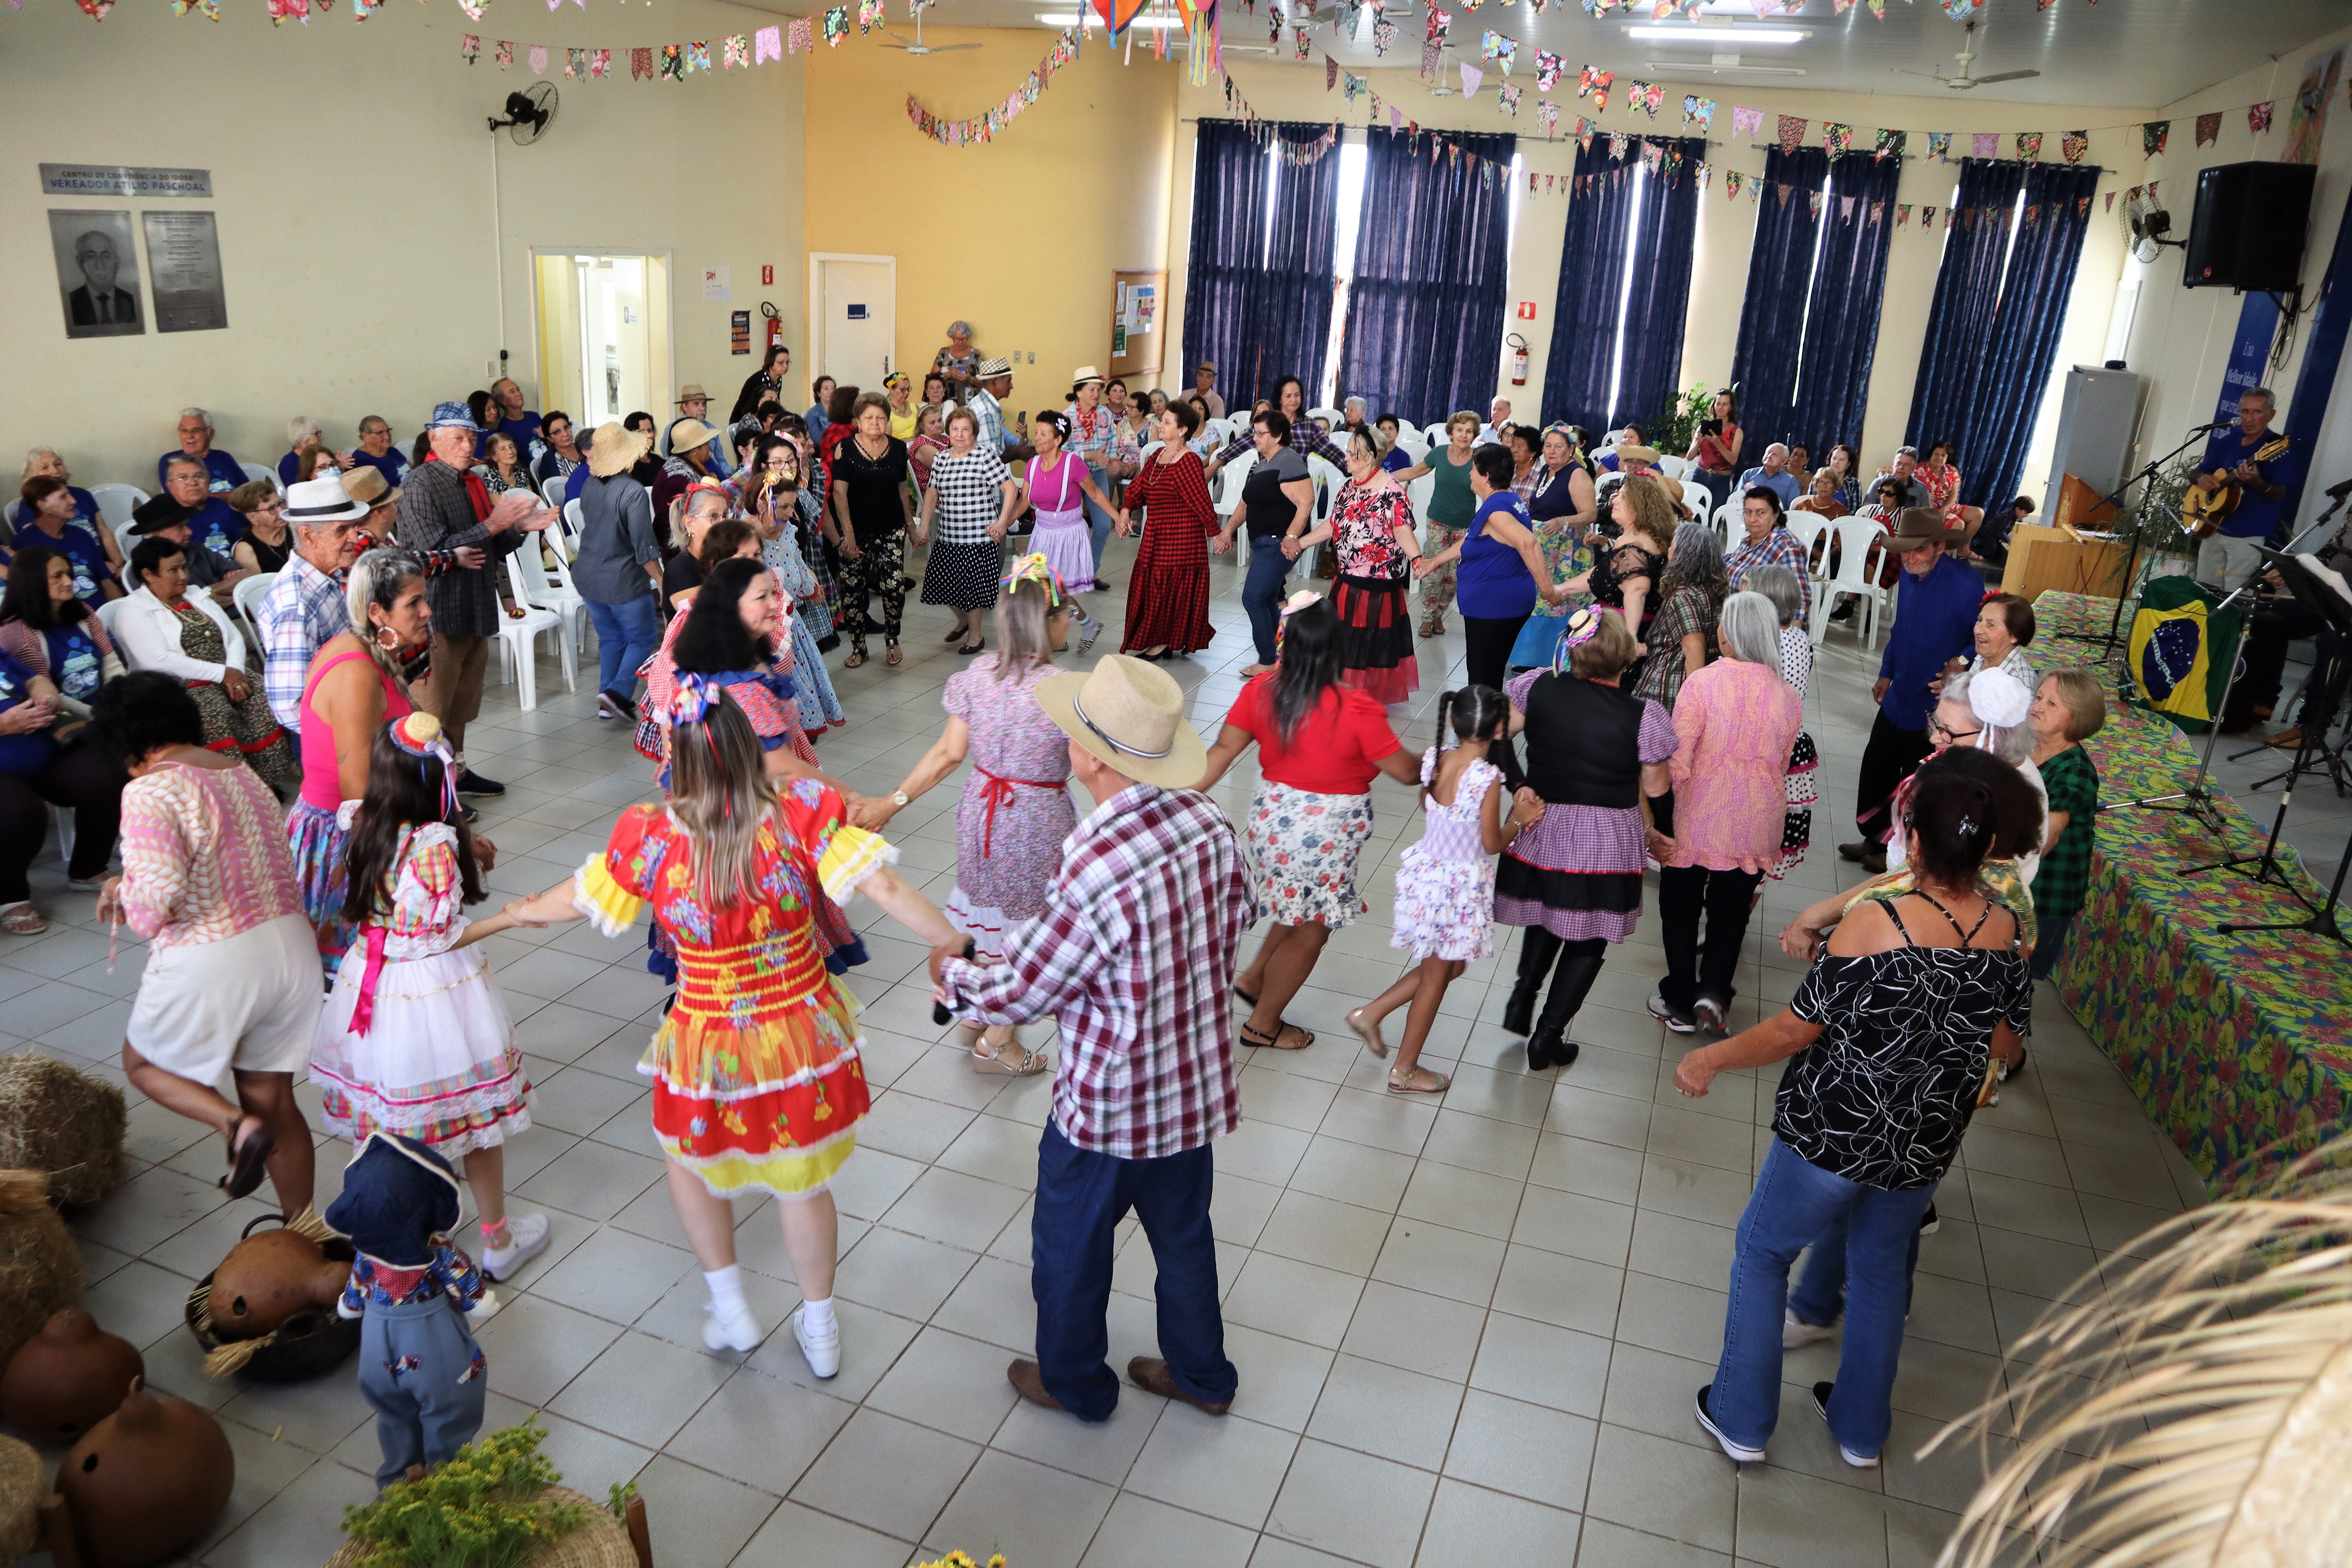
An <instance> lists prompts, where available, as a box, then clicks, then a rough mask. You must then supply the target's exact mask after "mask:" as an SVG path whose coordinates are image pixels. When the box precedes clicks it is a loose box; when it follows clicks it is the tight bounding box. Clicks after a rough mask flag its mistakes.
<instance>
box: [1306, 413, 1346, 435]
mask: <svg viewBox="0 0 2352 1568" xmlns="http://www.w3.org/2000/svg"><path fill="white" fill-rule="evenodd" d="M1307 417H1308V418H1309V419H1321V420H1324V421H1326V422H1328V424H1329V426H1330V427H1331V428H1332V429H1334V430H1337V429H1338V428H1339V422H1340V421H1341V420H1343V419H1345V418H1347V417H1348V416H1346V415H1345V414H1342V413H1341V412H1339V410H1338V409H1336V408H1310V409H1308V410H1307Z"/></svg>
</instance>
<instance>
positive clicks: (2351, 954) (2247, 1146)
mask: <svg viewBox="0 0 2352 1568" xmlns="http://www.w3.org/2000/svg"><path fill="white" fill-rule="evenodd" d="M2113 608H2114V604H2113V601H2111V600H2101V599H2091V598H2086V597H2084V595H2075V594H2061V593H2045V594H2043V595H2042V596H2041V598H2040V599H2039V600H2038V601H2037V602H2036V603H2035V605H2034V612H2035V616H2036V617H2037V618H2038V619H2039V621H2040V623H2041V635H2040V636H2039V637H2036V638H2035V640H2034V649H2035V652H2036V654H2037V656H2038V657H2037V658H2036V660H2035V662H2036V663H2037V664H2039V665H2041V666H2042V668H2045V669H2046V668H2055V667H2058V666H2063V665H2065V664H2070V663H2080V664H2084V665H2089V664H2091V663H2093V662H2094V655H2095V649H2094V648H2093V647H2090V646H2088V645H2087V644H2086V643H2085V642H2084V640H2083V639H2084V637H2089V636H2094V635H2100V634H2104V633H2105V630H2106V626H2107V616H2109V614H2111V613H2112V611H2113ZM2084 750H2086V751H2087V752H2090V753H2091V757H2092V760H2093V761H2094V762H2095V763H2097V764H2098V769H2099V798H2100V800H2101V801H2102V802H2105V803H2112V802H2115V801H2118V800H2128V799H2132V798H2135V797H2137V796H2143V795H2161V794H2165V793H2167V792H2168V791H2172V790H2177V789H2179V788H2180V787H2181V786H2182V785H2183V784H2186V783H2187V782H2188V781H2189V777H2190V775H2191V774H2192V773H2195V771H2196V767H2197V759H2198V754H2199V752H2198V748H2197V747H2196V746H2195V745H2192V744H2191V743H2190V742H2189V740H2188V738H2187V737H2185V736H2183V735H2182V734H2181V733H2180V731H2178V730H2177V729H2175V728H2174V727H2173V726H2172V724H2171V723H2170V722H2169V721H2167V720H2166V719H2164V718H2163V717H2162V716H2161V715H2158V714H2150V713H2147V712H2143V711H2140V710H2137V709H2127V708H2125V707H2123V706H2122V705H2121V704H2119V703H2116V702H2115V701H2113V700H2112V698H2111V699H2110V703H2109V706H2108V710H2107V723H2106V727H2105V729H2103V730H2102V731H2099V733H2098V734H2096V735H2095V736H2093V737H2092V738H2091V739H2090V740H2089V741H2087V742H2084ZM2219 804H2220V805H2221V812H2222V816H2223V818H2224V820H2225V822H2226V823H2227V825H2228V834H2227V837H2226V839H2225V840H2223V841H2220V842H2217V841H2216V840H2215V838H2214V837H2213V836H2212V835H2211V833H2210V831H2209V830H2208V829H2207V828H2206V827H2205V826H2203V825H2201V824H2200V823H2199V822H2198V821H2197V820H2196V819H2195V818H2193V817H2189V816H2183V815H2181V814H2179V813H2177V812H2168V811H2156V810H2146V809H2132V810H2126V811H2102V812H2101V813H2100V814H2099V827H2098V837H2097V840H2096V847H2095V852H2094V854H2093V856H2092V860H2091V887H2090V898H2089V901H2088V903H2087V904H2086V905H2085V906H2084V910H2083V912H2082V914H2081V915H2080V916H2078V917H2076V921H2075V924H2074V937H2073V940H2072V941H2071V942H2070V943H2069V949H2070V951H2069V952H2068V953H2067V955H2066V957H2065V959H2064V961H2063V963H2061V964H2060V966H2059V969H2058V973H2057V976H2056V978H2057V981H2058V987H2059V994H2060V996H2061V997H2062V998H2063V1000H2064V1002H2065V1004H2066V1005H2067V1007H2068V1009H2069V1010H2070V1011H2072V1012H2073V1013H2074V1016H2076V1017H2077V1018H2078V1019H2080V1020H2081V1021H2082V1024H2083V1026H2084V1028H2085V1029H2086V1030H2088V1031H2089V1033H2090V1036H2091V1037H2092V1039H2094V1040H2095V1041H2096V1042H2097V1043H2098V1045H2099V1047H2100V1048H2101V1049H2102V1050H2104V1051H2105V1052H2106V1053H2107V1055H2108V1056H2109V1057H2110V1058H2113V1060H2114V1061H2115V1063H2116V1066H2117V1067H2118V1068H2121V1069H2122V1070H2123V1073H2124V1076H2125V1078H2126V1079H2128V1080H2129V1082H2130V1083H2131V1086H2132V1088H2133V1089H2134V1091H2135V1092H2137V1094H2138V1095H2139V1097H2140V1100H2141V1101H2142V1103H2144V1104H2145V1105H2146V1106H2147V1110H2148V1114H2149V1115H2150V1116H2152V1117H2154V1118H2155V1119H2156V1121H2158V1124H2159V1125H2161V1126H2162V1127H2163V1128H2164V1129H2165V1130H2166V1131H2168V1132H2169V1133H2170V1134H2171V1135H2172V1138H2173V1141H2174V1142H2176V1143H2178V1144H2179V1147H2180V1149H2181V1151H2182V1152H2184V1153H2185V1154H2187V1155H2188V1156H2189V1160H2190V1162H2191V1163H2193V1164H2195V1165H2196V1167H2197V1169H2198V1172H2199V1173H2200V1174H2201V1175H2202V1176H2203V1177H2204V1178H2205V1182H2206V1185H2207V1187H2208V1188H2209V1189H2210V1191H2212V1192H2213V1193H2214V1194H2215V1195H2217V1196H2219V1195H2221V1194H2225V1193H2227V1192H2229V1191H2231V1190H2233V1189H2235V1188H2237V1187H2239V1186H2240V1185H2242V1184H2243V1183H2245V1182H2246V1181H2248V1180H2249V1179H2252V1178H2255V1177H2258V1176H2260V1175H2261V1174H2262V1173H2264V1172H2266V1171H2268V1170H2269V1169H2271V1168H2272V1167H2273V1166H2275V1165H2276V1164H2277V1163H2279V1162H2280V1161H2282V1160H2283V1159H2285V1158H2289V1157H2291V1156H2293V1155H2294V1154H2299V1153H2302V1152H2306V1151H2308V1150H2309V1149H2311V1148H2312V1147H2313V1146H2314V1145H2315V1144H2316V1143H2318V1142H2323V1141H2325V1140H2326V1138H2328V1137H2329V1136H2332V1135H2334V1134H2336V1133H2338V1132H2341V1131H2344V1130H2345V1128H2346V1125H2347V1106H2348V1105H2352V951H2347V949H2345V948H2343V947H2340V946H2337V945H2336V943H2334V942H2328V941H2326V939H2324V938H2322V937H2319V936H2316V935H2314V934H2311V933H2307V932H2306V933H2296V932H2283V931H2282V932H2259V931H2231V932H2224V931H2219V930H2216V929H2215V928H2216V927H2218V926H2221V925H2225V924H2233V923H2257V924H2259V923H2271V922H2287V921H2300V920H2302V919H2304V918H2305V916H2306V915H2307V914H2308V912H2309V911H2308V910H2306V909H2305V907H2304V906H2303V905H2302V904H2301V903H2300V902H2298V901H2297V900H2295V899H2294V897H2293V896H2291V895H2290V894H2289V893H2287V892H2286V891H2285V890H2284V889H2281V888H2278V887H2275V886H2266V885H2264V884H2262V883H2258V882H2256V881H2255V880H2254V879H2252V877H2251V876H2250V875H2247V874H2246V873H2244V872H2242V871H2234V870H2231V871H2220V870H2216V871H2197V872H2194V874H2191V872H2192V870H2193V868H2197V867H2200V866H2208V865H2210V864H2212V863H2213V862H2214V861H2216V860H2219V859H2221V858H2224V857H2226V856H2231V855H2238V854H2243V853H2251V852H2254V851H2259V850H2260V848H2261V847H2262V845H2263V839H2264V837H2266V836H2267V834H2268V832H2269V828H2270V824H2269V822H2268V821H2267V820H2264V821H2263V822H2261V823H2257V822H2256V821H2255V820H2254V819H2253V818H2252V816H2249V815H2248V814H2247V813H2246V812H2245V810H2244V809H2243V808H2242V807H2241V806H2240V805H2238V804H2237V803H2236V802H2235V801H2232V800H2230V799H2229V798H2228V797H2226V796H2224V797H2221V801H2220V803H2219ZM2281 856H2282V859H2283V860H2284V862H2285V864H2286V867H2287V872H2286V874H2287V876H2288V877H2289V878H2290V879H2292V880H2293V882H2294V885H2295V886H2296V887H2297V888H2299V889H2301V890H2302V891H2303V892H2304V894H2305V896H2306V897H2308V898H2309V899H2310V900H2311V901H2312V903H2313V904H2317V903H2319V902H2320V901H2321V900H2322V899H2323V898H2324V897H2325V896H2326V889H2324V888H2320V887H2317V886H2315V884H2314V883H2313V881H2312V879H2311V878H2310V877H2309V876H2308V875H2306V874H2305V872H2304V870H2303V868H2302V866H2301V862H2300V860H2299V859H2298V858H2296V857H2295V856H2294V855H2293V853H2292V852H2291V851H2289V850H2286V849H2284V848H2282V852H2281ZM2346 923H2347V924H2352V922H2346Z"/></svg>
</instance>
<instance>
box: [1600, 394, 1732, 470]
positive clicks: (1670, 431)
mask: <svg viewBox="0 0 2352 1568" xmlns="http://www.w3.org/2000/svg"><path fill="white" fill-rule="evenodd" d="M1716 391H1717V389H1716V388H1714V387H1711V386H1709V385H1707V384H1706V383H1705V382H1703V381H1694V382H1692V383H1691V384H1690V390H1689V391H1687V392H1685V393H1684V394H1683V395H1681V396H1680V397H1677V398H1675V400H1674V401H1673V402H1671V403H1669V404H1667V405H1665V407H1664V409H1662V410H1660V411H1659V412H1657V413H1655V414H1653V415H1651V416H1648V417H1647V418H1627V419H1620V420H1618V421H1617V428H1619V429H1621V430H1622V429H1623V428H1624V427H1625V426H1628V425H1635V426H1640V427H1641V431H1642V440H1643V443H1644V444H1645V445H1648V446H1651V447H1656V448H1657V449H1658V450H1659V451H1660V452H1663V453H1664V454H1665V455H1666V456H1668V457H1673V458H1679V457H1681V456H1682V455H1683V454H1684V453H1685V452H1687V451H1689V450H1690V448H1691V443H1692V442H1693V441H1695V440H1696V439H1697V438H1698V424H1699V421H1700V420H1702V419H1705V418H1706V416H1707V407H1708V405H1711V404H1712V403H1714V401H1715V395H1716ZM1600 434H1605V432H1601V433H1596V436H1595V438H1596V439H1598V437H1599V435H1600Z"/></svg>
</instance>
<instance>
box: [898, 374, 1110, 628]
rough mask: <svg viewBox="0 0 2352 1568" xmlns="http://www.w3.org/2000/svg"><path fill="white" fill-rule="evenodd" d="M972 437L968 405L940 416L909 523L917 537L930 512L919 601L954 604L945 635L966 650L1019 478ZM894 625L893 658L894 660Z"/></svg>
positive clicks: (1017, 504)
mask: <svg viewBox="0 0 2352 1568" xmlns="http://www.w3.org/2000/svg"><path fill="white" fill-rule="evenodd" d="M979 442H980V417H979V416H977V415H975V414H974V413H972V411H971V409H969V408H959V409H957V410H956V411H955V412H954V413H953V414H950V415H949V416H948V449H947V450H946V451H944V452H942V453H940V455H939V456H938V457H936V458H932V459H931V485H930V488H929V489H927V490H925V491H924V492H923V510H922V512H921V514H920V515H919V517H918V519H917V520H916V523H915V538H916V541H917V542H922V541H924V540H926V539H928V538H929V534H930V529H931V523H932V520H933V519H934V518H936V519H937V520H938V523H939V540H938V542H936V543H934V544H932V545H931V547H930V548H931V556H930V564H929V567H927V568H926V569H925V571H924V573H923V603H925V604H926V605H947V606H948V607H949V608H950V609H951V610H953V611H955V613H956V624H955V628H954V629H953V630H952V631H950V632H949V633H948V636H947V640H948V641H950V642H952V643H957V644H958V645H959V646H958V647H957V648H956V652H958V653H960V654H963V655H965V656H966V657H970V656H971V655H972V654H976V653H978V652H979V651H980V650H981V649H982V647H986V646H987V642H986V634H985V633H984V632H983V631H982V620H981V617H982V616H983V615H985V614H986V613H987V612H988V611H989V610H990V609H991V608H992V606H994V605H995V604H996V591H997V578H998V574H1000V573H1002V572H1003V569H1004V536H1005V535H1006V534H1007V533H1009V532H1011V531H1013V519H1014V518H1015V517H1018V516H1019V515H1020V514H1021V481H1020V480H1018V479H1014V478H1013V474H1012V471H1011V470H1010V469H1008V468H1005V466H1004V456H1003V453H1001V452H997V451H994V450H992V449H991V448H990V447H984V446H982V445H980V444H979ZM1088 488H1089V489H1091V488H1092V486H1091V485H1089V487H1088ZM1099 493H1100V492H1099V491H1097V494H1099ZM896 629H897V628H896V627H895V626H894V627H893V628H892V630H893V633H894V637H893V641H892V647H891V652H890V662H891V663H893V664H896V663H897V662H898V647H897V642H896V637H895V632H896ZM852 635H853V637H855V634H852Z"/></svg>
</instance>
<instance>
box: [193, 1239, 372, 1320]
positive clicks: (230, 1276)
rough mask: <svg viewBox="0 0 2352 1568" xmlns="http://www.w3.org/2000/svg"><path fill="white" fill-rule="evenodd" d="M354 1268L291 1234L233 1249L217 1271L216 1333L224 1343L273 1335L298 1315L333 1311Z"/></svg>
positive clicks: (214, 1296) (214, 1292)
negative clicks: (314, 1311)
mask: <svg viewBox="0 0 2352 1568" xmlns="http://www.w3.org/2000/svg"><path fill="white" fill-rule="evenodd" d="M351 1276H352V1268H351V1265H350V1264H348V1263H338V1262H336V1261H334V1260H333V1259H332V1258H329V1257H328V1256H327V1255H326V1253H325V1252H324V1251H323V1250H322V1249H321V1248H320V1246H319V1244H318V1243H317V1242H315V1241H312V1240H311V1239H310V1237H307V1236H303V1235H300V1234H299V1233H297V1232H295V1231H291V1230H265V1231H263V1232H262V1233H261V1234H260V1235H259V1236H254V1237H247V1238H246V1239H245V1240H243V1241H240V1242H238V1243H237V1244H236V1246H235V1247H231V1248H230V1249H229V1254H228V1256H227V1257H226V1258H222V1259H221V1266H220V1267H219V1268H216V1269H215V1270H213V1289H212V1314H213V1331H214V1332H215V1334H217V1335H219V1336H220V1337H221V1338H222V1339H225V1340H249V1339H253V1338H256V1337H257V1336H259V1335H262V1334H266V1333H268V1332H269V1331H271V1330H272V1329H275V1328H278V1326H280V1325H281V1324H283V1323H284V1322H285V1321H286V1320H288V1319H289V1318H291V1317H292V1316H294V1315H295V1314H296V1313H297V1312H303V1311H308V1310H311V1309H312V1308H324V1307H332V1306H333V1305H334V1304H335V1298H336V1297H338V1296H340V1295H341V1294H342V1293H343V1287H344V1286H345V1285H346V1284H348V1283H350V1281H351Z"/></svg>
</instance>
